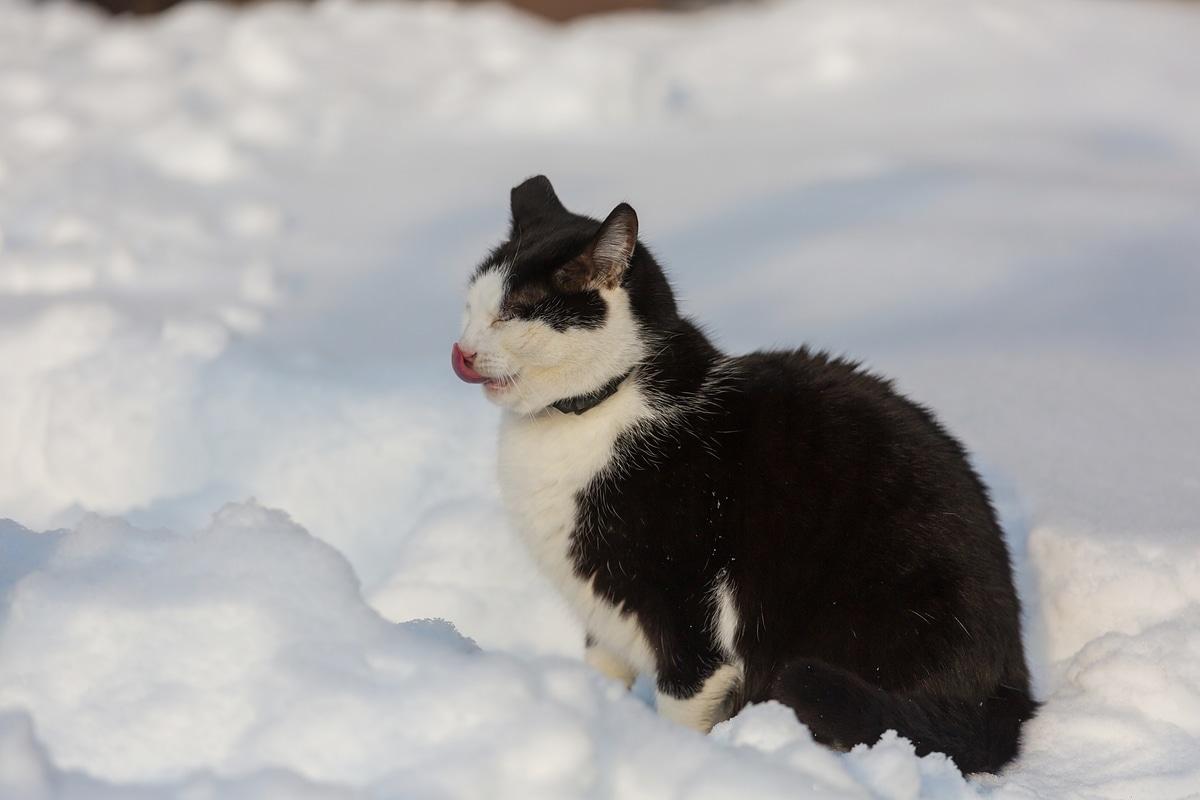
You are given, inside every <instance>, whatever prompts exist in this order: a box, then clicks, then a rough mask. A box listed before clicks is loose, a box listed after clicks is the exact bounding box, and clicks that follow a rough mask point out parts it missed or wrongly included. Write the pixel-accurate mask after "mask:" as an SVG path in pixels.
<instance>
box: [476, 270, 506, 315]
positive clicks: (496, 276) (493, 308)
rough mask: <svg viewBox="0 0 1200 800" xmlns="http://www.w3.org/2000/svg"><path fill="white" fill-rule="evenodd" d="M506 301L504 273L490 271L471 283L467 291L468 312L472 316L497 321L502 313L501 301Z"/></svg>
mask: <svg viewBox="0 0 1200 800" xmlns="http://www.w3.org/2000/svg"><path fill="white" fill-rule="evenodd" d="M503 299H504V273H503V272H502V271H501V270H500V269H499V268H496V269H490V270H488V271H487V272H485V273H483V274H482V275H480V276H479V277H478V278H476V279H475V280H474V281H473V282H472V283H471V288H470V289H468V290H467V312H468V313H469V314H470V315H471V316H472V317H475V316H480V315H482V316H487V317H491V318H492V319H495V318H496V317H497V315H499V313H500V301H502V300H503Z"/></svg>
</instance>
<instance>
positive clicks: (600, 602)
mask: <svg viewBox="0 0 1200 800" xmlns="http://www.w3.org/2000/svg"><path fill="white" fill-rule="evenodd" d="M637 233H638V221H637V216H636V214H635V213H634V210H633V209H632V208H631V207H630V206H629V205H627V204H625V203H622V204H621V205H619V206H617V207H616V208H615V209H614V210H613V211H612V213H611V214H609V215H608V218H607V219H605V220H604V221H603V222H597V221H596V220H594V219H591V218H589V217H585V216H580V215H577V214H573V213H571V212H569V211H567V210H566V209H565V208H564V207H563V206H562V204H561V203H560V202H559V200H558V198H557V197H556V196H555V193H554V189H553V187H551V185H550V182H549V181H548V180H547V179H546V178H545V177H541V176H539V177H536V178H531V179H529V180H527V181H526V182H524V183H523V184H521V185H520V186H518V187H517V188H515V189H514V190H513V192H512V229H511V231H510V234H509V239H508V241H506V242H504V243H503V244H501V245H500V246H499V247H497V248H496V249H495V250H494V251H493V252H492V253H491V255H489V256H488V257H487V259H486V260H485V261H484V262H483V263H482V264H481V265H480V266H479V267H478V269H477V270H476V271H475V273H474V275H473V277H472V278H471V283H470V288H469V292H468V299H467V307H466V315H465V322H464V325H463V333H462V336H461V338H460V340H459V342H458V343H456V344H455V345H454V349H453V354H452V357H453V364H454V368H455V372H456V373H457V374H458V376H459V377H460V378H462V379H463V380H466V381H469V382H475V383H482V384H483V386H484V389H485V392H486V394H487V397H488V398H489V399H490V400H491V401H493V402H494V403H496V404H498V405H500V406H501V407H502V408H504V409H505V411H506V413H505V414H504V419H503V423H502V427H501V433H500V478H501V485H502V489H503V495H504V500H505V503H506V505H507V507H508V510H509V513H510V515H511V518H512V521H513V523H514V525H515V527H516V529H517V531H518V532H519V533H520V534H521V536H522V537H523V538H524V540H525V542H526V543H527V544H528V546H529V549H530V550H531V551H532V554H533V557H534V558H535V559H536V561H537V563H538V564H539V565H540V567H541V568H542V570H543V571H544V572H545V573H546V574H547V575H548V576H549V578H550V579H551V580H552V581H553V582H554V584H555V585H556V586H557V588H558V589H559V590H560V591H561V592H562V593H563V595H565V597H566V598H567V600H568V602H569V603H570V605H571V606H572V607H573V609H574V610H575V611H576V612H577V613H578V615H579V618H580V619H581V621H582V622H583V627H584V630H585V633H586V657H587V660H588V661H589V662H590V663H591V664H592V665H594V666H595V667H596V668H597V669H599V670H600V671H601V672H603V673H604V674H606V675H608V676H611V677H612V678H615V679H616V680H619V681H622V682H624V683H625V684H626V685H629V684H631V683H632V682H633V680H634V678H635V676H636V675H638V674H646V675H650V676H653V678H654V680H655V682H656V686H657V701H658V709H659V711H660V713H662V714H663V715H665V716H667V717H669V718H671V719H674V720H677V721H679V722H681V723H683V724H685V725H688V726H690V727H692V728H695V729H697V730H701V731H707V730H708V729H710V728H711V727H712V726H713V725H714V724H715V723H716V722H719V721H720V720H722V719H725V718H727V717H729V716H730V715H732V714H733V713H735V712H736V711H737V710H738V709H739V708H741V707H742V706H743V705H744V704H746V703H753V702H761V701H766V700H770V699H774V700H779V701H781V702H783V703H785V704H787V705H788V706H790V707H791V708H793V709H794V710H795V712H796V715H797V716H798V717H799V719H800V720H801V721H802V722H804V723H805V724H806V725H808V727H809V728H810V729H811V730H812V733H813V735H814V737H815V738H816V739H817V740H818V741H820V742H823V743H825V744H828V745H830V746H833V747H838V748H848V747H851V746H853V745H855V744H858V743H859V742H868V743H870V742H874V741H875V740H876V739H877V738H878V737H879V736H880V735H881V734H882V733H884V732H885V731H886V730H888V729H895V730H897V731H898V732H899V733H900V734H901V735H903V736H906V737H908V738H909V739H911V740H912V741H913V743H914V744H915V745H916V748H917V751H918V752H919V753H926V752H930V751H940V752H944V753H947V754H948V755H950V756H952V757H953V758H954V760H955V762H956V763H957V764H958V766H959V767H960V768H961V769H962V770H963V771H964V772H977V771H994V770H997V769H999V768H1000V767H1001V766H1003V765H1004V764H1005V763H1006V762H1008V761H1009V760H1010V759H1012V758H1013V756H1014V755H1016V753H1017V749H1018V744H1019V738H1020V729H1021V724H1022V722H1024V721H1025V720H1027V719H1029V718H1030V717H1031V716H1033V714H1034V712H1035V710H1036V706H1037V704H1036V703H1035V702H1034V701H1033V700H1032V699H1031V697H1030V692H1029V675H1028V670H1027V668H1026V664H1025V656H1024V652H1023V649H1022V644H1021V626H1020V605H1019V602H1018V600H1017V595H1016V592H1015V590H1014V588H1013V581H1012V570H1011V567H1010V564H1009V556H1008V551H1007V549H1006V548H1005V544H1004V540H1003V538H1002V536H1001V532H1000V528H999V525H998V524H997V521H996V516H995V513H994V512H993V510H992V507H991V504H990V502H989V500H988V496H987V492H986V490H985V489H984V487H983V485H982V484H981V482H980V480H979V478H978V477H977V476H976V474H975V473H974V472H973V471H972V469H971V467H970V465H969V464H968V463H967V459H966V456H965V454H964V452H963V448H962V447H961V446H960V445H959V444H958V442H957V441H955V440H954V439H953V438H952V437H951V436H950V435H949V434H947V433H946V432H945V430H943V429H942V428H941V427H940V426H939V425H938V423H937V422H936V421H935V420H934V418H933V417H932V416H931V414H930V413H929V412H928V411H927V410H925V409H923V408H921V407H920V406H918V405H915V404H914V403H912V402H910V401H908V400H906V399H905V398H903V397H901V396H900V395H899V394H897V393H896V392H895V391H894V390H893V389H892V388H891V386H890V384H889V383H888V382H887V381H885V380H882V379H880V378H877V377H875V376H873V375H870V374H868V373H866V372H864V371H862V370H861V369H859V368H858V367H857V365H855V364H853V363H849V362H846V361H842V360H839V359H835V358H831V357H829V356H826V355H823V354H820V353H811V352H809V351H807V350H804V349H800V350H794V351H778V352H758V353H752V354H750V355H746V356H736V357H734V356H727V355H725V354H724V353H722V352H720V351H719V350H718V349H717V348H716V347H714V346H713V344H712V343H711V342H709V340H708V339H707V338H706V337H705V336H704V334H703V333H702V332H701V331H700V330H699V329H698V328H697V327H696V326H695V325H694V324H693V323H692V322H691V321H690V320H689V319H687V318H686V317H683V316H681V315H680V314H679V311H678V309H677V308H676V305H675V300H674V296H673V295H672V292H671V287H670V286H669V285H668V283H667V279H666V277H665V276H664V274H663V271H662V269H661V268H660V267H659V266H658V264H657V263H656V262H655V260H654V258H653V257H652V256H651V254H650V252H649V251H648V250H647V249H646V248H645V246H643V245H642V244H640V243H639V242H638V240H637Z"/></svg>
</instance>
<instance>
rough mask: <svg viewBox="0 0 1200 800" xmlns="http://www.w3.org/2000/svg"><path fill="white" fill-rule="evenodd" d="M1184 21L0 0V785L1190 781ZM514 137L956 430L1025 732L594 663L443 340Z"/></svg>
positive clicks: (820, 8)
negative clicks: (1018, 644) (699, 705)
mask: <svg viewBox="0 0 1200 800" xmlns="http://www.w3.org/2000/svg"><path fill="white" fill-rule="evenodd" d="M1198 33H1200V8H1195V7H1193V6H1191V5H1188V4H1168V3H1156V2H1146V3H1120V2H1076V1H1075V0H993V1H992V2H983V0H956V1H955V2H950V1H949V0H910V2H907V3H904V4H898V3H891V2H886V1H885V0H803V2H777V3H768V4H754V5H746V6H737V7H729V8H721V9H716V10H710V11H707V12H703V13H699V14H695V15H690V16H679V17H675V16H660V15H653V14H644V15H629V16H615V17H605V18H600V19H595V20H590V21H587V22H585V23H581V24H576V25H572V26H570V27H567V28H556V27H551V26H547V25H545V24H543V23H539V22H537V21H534V20H531V19H529V18H526V17H523V16H520V15H519V14H517V13H515V12H512V11H510V10H508V9H506V8H504V7H500V6H492V5H481V6H472V7H468V8H460V7H456V6H451V5H445V4H441V3H437V2H422V3H394V4H382V3H380V4H362V5H356V4H351V3H345V2H331V1H330V0H326V2H323V3H320V4H317V5H315V6H311V7H309V6H300V5H287V4H283V3H270V4H265V5H261V6H255V7H253V8H251V9H248V10H244V11H238V12H234V11H231V10H228V9H224V8H221V7H217V6H209V5H201V4H195V5H186V6H184V7H181V8H178V9H176V10H175V11H173V12H172V13H170V14H167V15H165V16H163V17H160V18H155V19H151V20H144V21H118V22H113V21H110V20H107V19H103V18H101V17H99V16H97V15H95V14H93V13H92V12H90V11H88V10H85V9H81V8H76V7H72V6H66V5H61V4H57V3H49V4H43V5H38V6H26V5H25V4H23V3H18V2H16V0H0V122H2V123H3V124H0V365H3V367H2V368H0V518H2V517H8V518H11V519H12V520H15V521H16V522H3V523H0V796H2V797H5V798H8V797H14V798H110V797H112V798H115V797H121V798H127V797H134V798H140V797H146V798H168V797H169V798H195V797H221V798H238V797H247V798H250V797H253V798H272V797H279V798H307V797H312V798H346V797H389V798H390V797H446V798H451V797H479V796H487V797H498V798H504V797H514V798H518V797H519V798H537V797H555V798H560V797H613V798H634V797H663V796H671V797H689V798H691V797H729V796H739V797H742V796H744V797H764V798H765V797H776V796H777V797H789V798H790V797H796V796H812V797H835V798H846V797H884V798H917V797H928V798H944V799H946V800H951V799H953V798H970V797H986V798H999V799H1001V800H1009V799H1015V798H1069V797H1079V798H1085V797H1086V798H1093V797H1099V798H1117V797H1139V798H1140V797H1147V798H1149V797H1153V798H1183V797H1187V796H1194V795H1196V794H1197V793H1200V755H1198V754H1200V541H1198V539H1197V534H1198V533H1200V529H1198V527H1197V519H1198V518H1200V513H1198V512H1200V501H1198V500H1197V498H1198V497H1200V419H1198V418H1197V416H1196V414H1195V411H1194V409H1196V408H1198V407H1200V370H1198V369H1197V368H1196V365H1197V364H1198V363H1200V314H1197V309H1198V308H1200V264H1198V263H1197V257H1196V253H1197V252H1200V105H1198V104H1197V103H1196V102H1195V97H1196V96H1197V92H1198V91H1200V77H1198V76H1200V57H1198V56H1197V55H1196V52H1195V47H1194V43H1195V41H1196V38H1197V34H1198ZM538 172H544V173H546V174H548V175H550V176H551V178H552V179H553V180H554V181H555V184H556V186H557V187H558V189H559V192H560V194H561V195H562V196H563V198H564V200H565V201H566V203H567V204H568V206H570V207H573V208H577V209H580V210H585V211H589V212H591V213H593V214H599V215H603V214H605V213H607V211H608V210H609V209H610V208H611V207H612V206H613V205H615V204H616V203H617V202H619V201H620V200H623V199H628V200H630V201H631V202H632V203H633V204H634V206H635V207H636V208H637V209H638V212H639V217H640V220H641V227H642V234H643V236H644V238H645V239H646V240H647V241H649V242H650V243H651V244H652V246H653V247H654V249H655V251H656V253H658V254H659V256H660V257H661V258H662V259H663V260H664V262H665V263H666V264H667V266H668V268H669V269H670V270H671V273H672V275H673V277H674V280H675V283H676V285H677V287H678V290H679V293H680V295H681V299H682V301H683V302H684V303H685V305H686V306H687V307H688V308H689V309H690V310H691V311H693V312H694V313H695V314H697V315H698V316H699V317H700V318H701V319H702V320H704V321H705V323H706V324H707V325H708V326H709V328H710V330H711V331H712V332H713V334H714V335H715V336H716V337H717V338H718V340H719V341H720V342H722V343H723V344H724V345H725V346H726V347H727V348H729V349H730V350H745V349H750V348H754V347H758V346H766V345H772V344H794V343H798V342H800V341H808V342H811V343H814V344H816V345H818V346H825V347H830V348H833V349H835V350H837V351H843V352H849V353H852V354H854V355H856V356H859V357H862V358H864V359H866V360H867V361H868V362H869V363H870V364H871V365H872V366H874V367H875V368H877V369H879V370H881V371H884V372H886V373H888V374H890V375H894V376H895V377H896V378H897V379H898V382H899V384H900V386H901V387H902V388H903V389H904V390H905V391H907V392H909V393H910V394H912V395H913V396H915V397H917V398H919V399H921V400H922V401H924V402H926V403H928V404H929V405H931V406H932V407H934V408H935V409H937V411H938V412H939V414H940V415H941V416H942V417H943V419H944V420H945V421H946V422H947V423H948V424H949V425H950V427H951V428H952V429H953V430H955V431H956V432H957V433H959V435H960V436H962V438H963V439H964V440H965V441H966V443H967V444H968V446H969V447H970V448H971V450H972V452H973V454H974V457H975V459H976V463H977V464H978V465H979V467H980V468H981V470H982V471H983V473H984V475H985V478H986V479H987V481H988V482H989V484H990V485H991V486H992V487H993V491H994V493H995V496H996V499H997V503H998V506H999V508H1000V510H1001V512H1002V516H1003V519H1004V522H1005V527H1006V531H1007V533H1008V536H1009V539H1010V544H1011V546H1012V549H1013V552H1014V555H1015V558H1016V562H1017V566H1018V581H1019V584H1020V588H1021V591H1022V593H1023V596H1024V597H1025V600H1026V606H1027V641H1028V646H1029V651H1030V654H1031V660H1032V665H1033V668H1034V672H1035V679H1036V684H1037V689H1038V693H1039V696H1040V697H1041V698H1043V699H1045V700H1046V705H1045V707H1044V709H1043V711H1042V713H1041V715H1040V716H1039V717H1038V719H1037V720H1035V721H1034V722H1033V723H1032V724H1031V725H1030V726H1029V728H1028V735H1027V737H1026V738H1027V746H1026V751H1025V753H1024V755H1023V756H1022V758H1021V759H1020V760H1019V761H1018V762H1017V763H1016V764H1015V765H1014V766H1013V767H1012V768H1010V769H1009V770H1007V771H1006V772H1005V773H1004V774H1002V775H1001V776H998V777H988V776H981V777H971V778H963V777H962V776H961V775H960V774H959V773H958V771H957V770H956V769H955V768H954V767H953V765H952V764H951V763H950V762H948V761H947V760H946V759H944V758H942V757H940V756H936V755H935V756H928V757H926V758H923V759H918V758H915V757H914V756H913V754H912V751H911V748H910V747H909V746H908V744H907V743H906V742H904V741H903V740H902V739H898V738H896V737H894V736H885V737H884V739H883V740H881V742H880V743H878V744H876V745H875V746H874V747H871V748H865V747H864V748H858V749H856V750H855V751H854V752H852V753H849V754H834V753H831V752H828V751H826V750H824V749H822V748H820V747H818V746H816V745H815V744H813V742H812V741H811V739H810V738H809V736H808V734H807V731H806V730H805V729H804V728H803V727H802V726H801V725H799V724H798V723H796V722H795V720H794V718H793V717H792V716H791V714H790V712H788V711H787V709H784V708H781V707H779V706H775V705H766V706H760V707H754V708H750V709H747V710H746V711H744V712H743V713H742V714H741V715H739V716H738V717H737V718H735V719H734V720H731V721H730V722H729V723H726V724H724V725H722V726H720V727H718V729H717V730H715V731H714V732H713V734H712V735H710V736H709V737H700V736H698V735H696V734H694V733H691V732H689V731H685V730H681V729H679V728H677V727H674V726H672V725H670V724H668V723H666V722H665V721H662V720H660V719H658V718H657V717H656V716H655V715H654V713H653V710H652V709H651V708H649V707H648V706H649V699H648V695H649V693H648V692H647V688H648V687H647V686H645V685H644V684H643V685H641V686H639V687H637V688H636V689H635V692H634V693H633V694H632V695H626V694H624V693H623V692H622V691H620V689H619V687H616V686H613V685H611V684H609V683H606V682H605V681H604V680H603V679H601V678H600V677H598V676H596V675H593V674H592V673H591V672H590V671H589V670H588V669H587V668H586V667H585V666H584V665H583V664H582V663H581V661H580V659H579V656H580V651H581V649H582V642H581V641H580V639H581V637H580V634H579V631H578V630H577V629H576V627H575V626H574V624H573V623H572V621H571V620H570V618H569V616H568V614H567V612H566V611H565V609H564V608H563V606H562V605H561V604H560V602H559V601H558V600H557V599H556V598H555V597H554V595H553V593H552V591H551V590H550V589H549V588H548V587H547V586H546V585H544V584H543V583H542V582H541V580H540V578H539V577H538V576H537V575H536V574H535V572H534V571H533V569H532V567H531V566H530V565H529V563H528V562H527V560H526V558H525V556H524V554H523V553H522V552H521V550H520V548H519V545H518V544H517V543H516V541H515V539H514V538H513V537H512V536H511V533H510V531H508V530H507V528H506V527H505V524H504V523H503V521H502V519H503V516H502V511H501V508H500V505H499V500H498V496H497V492H496V487H495V477H494V466H493V460H494V434H495V424H496V416H495V413H494V411H492V410H491V409H490V408H488V407H487V406H486V405H485V403H484V401H483V400H482V399H481V398H480V397H478V396H477V395H476V394H475V392H473V391H471V390H470V389H469V388H467V387H465V386H463V385H462V384H460V383H458V382H457V381H456V380H455V379H454V377H453V376H452V374H451V373H450V370H449V369H448V365H447V364H446V363H445V362H446V360H447V359H446V351H447V350H448V347H449V344H450V342H451V341H452V340H453V337H454V336H455V335H456V334H457V325H458V321H459V317H460V307H461V302H462V297H461V292H462V288H463V283H464V280H465V277H466V275H467V274H468V272H469V269H470V267H471V266H472V265H473V263H474V262H475V261H476V260H477V259H478V258H479V256H480V255H481V254H482V253H483V252H484V250H485V248H486V247H488V246H489V245H491V244H493V243H494V242H495V241H496V239H497V237H499V236H500V235H501V234H502V232H503V230H504V226H505V224H506V216H507V209H506V199H507V191H508V188H509V187H510V186H512V185H513V184H515V183H516V182H518V181H519V180H520V179H522V178H524V177H526V176H527V175H530V174H534V173H538ZM250 498H255V499H254V500H251V499H250ZM34 531H45V532H34Z"/></svg>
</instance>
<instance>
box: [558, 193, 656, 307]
mask: <svg viewBox="0 0 1200 800" xmlns="http://www.w3.org/2000/svg"><path fill="white" fill-rule="evenodd" d="M637 231H638V219H637V212H636V211H634V210H633V208H632V207H631V206H630V205H629V204H628V203H621V205H619V206H617V207H616V208H614V209H613V210H612V213H611V214H609V215H608V219H606V220H604V222H602V223H601V224H600V230H599V231H597V232H596V235H595V237H593V238H592V241H591V242H590V243H588V246H587V249H586V250H584V251H583V252H582V253H581V254H580V255H579V257H578V258H573V259H571V260H570V261H568V262H567V263H566V264H563V265H562V266H561V267H559V268H558V269H557V270H556V271H555V273H554V282H555V284H556V285H557V286H558V288H559V289H561V290H563V291H565V292H585V291H588V290H592V289H615V288H616V287H617V286H620V285H621V278H622V277H623V276H624V275H625V268H626V267H628V266H629V260H630V259H631V258H633V249H634V248H635V247H637Z"/></svg>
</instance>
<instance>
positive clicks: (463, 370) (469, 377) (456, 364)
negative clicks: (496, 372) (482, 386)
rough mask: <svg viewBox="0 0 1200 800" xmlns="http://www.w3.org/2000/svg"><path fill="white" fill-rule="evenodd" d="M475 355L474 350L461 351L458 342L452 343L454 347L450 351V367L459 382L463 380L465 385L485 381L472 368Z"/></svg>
mask: <svg viewBox="0 0 1200 800" xmlns="http://www.w3.org/2000/svg"><path fill="white" fill-rule="evenodd" d="M476 355H477V353H476V352H475V351H474V350H463V349H462V348H461V347H459V346H458V342H455V343H454V347H453V348H451V350H450V366H452V367H453V368H454V374H455V375H457V376H458V377H459V379H460V380H464V381H466V382H467V383H483V382H484V381H486V380H487V378H485V377H484V376H482V375H480V374H479V373H478V372H476V371H475V369H474V367H473V366H472V365H473V364H474V362H475V356H476Z"/></svg>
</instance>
